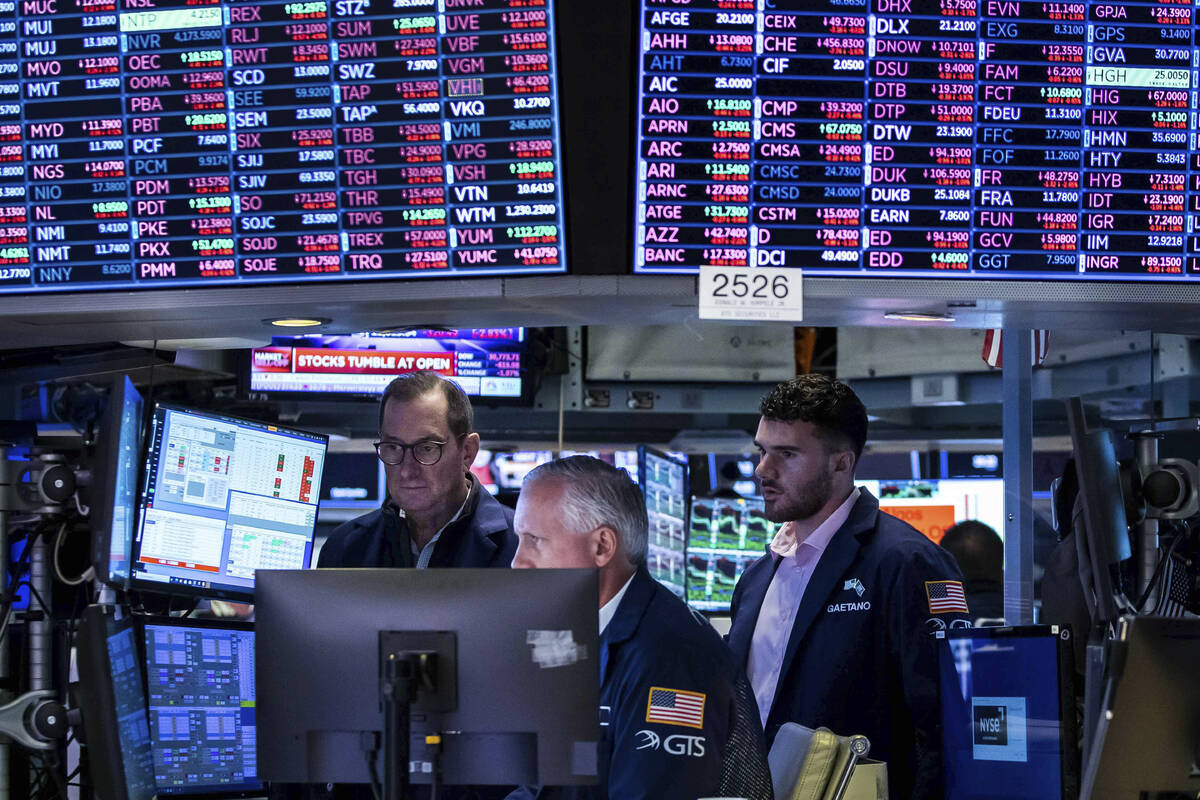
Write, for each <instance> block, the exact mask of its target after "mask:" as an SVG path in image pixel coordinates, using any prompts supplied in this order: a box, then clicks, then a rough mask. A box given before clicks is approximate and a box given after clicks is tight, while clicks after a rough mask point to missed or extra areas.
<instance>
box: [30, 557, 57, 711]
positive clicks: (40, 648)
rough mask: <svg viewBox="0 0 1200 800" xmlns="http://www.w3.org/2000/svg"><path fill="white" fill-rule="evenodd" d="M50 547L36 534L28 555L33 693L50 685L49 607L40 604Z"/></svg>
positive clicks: (46, 594)
mask: <svg viewBox="0 0 1200 800" xmlns="http://www.w3.org/2000/svg"><path fill="white" fill-rule="evenodd" d="M50 546H51V543H50V542H49V541H48V540H47V537H46V534H43V535H42V536H39V537H38V540H37V542H35V543H34V545H33V549H32V550H31V551H30V557H29V586H30V591H29V595H30V597H29V610H30V612H31V613H30V615H29V688H30V690H32V691H35V692H36V691H38V690H41V689H51V688H53V686H52V676H53V662H52V658H53V656H52V651H53V645H52V642H51V640H50V609H49V608H47V607H45V606H43V605H42V602H46V603H49V602H50V590H51V586H50V560H49V555H50ZM39 598H40V599H39ZM39 611H40V612H41V613H38V612H39Z"/></svg>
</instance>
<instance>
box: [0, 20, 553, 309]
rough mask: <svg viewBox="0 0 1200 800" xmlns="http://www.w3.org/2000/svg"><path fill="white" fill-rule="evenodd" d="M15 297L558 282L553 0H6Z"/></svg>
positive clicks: (1, 99) (1, 221) (1, 41)
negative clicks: (210, 288) (304, 282)
mask: <svg viewBox="0 0 1200 800" xmlns="http://www.w3.org/2000/svg"><path fill="white" fill-rule="evenodd" d="M0 54H3V58H0V292H29V291H35V290H63V289H70V290H82V289H94V288H101V287H105V288H134V287H147V286H155V287H162V286H185V285H186V286H194V285H201V284H213V285H218V284H230V283H234V282H242V283H245V282H264V281H268V282H269V281H295V280H298V279H306V278H308V279H318V280H319V279H344V278H355V277H370V276H387V277H412V276H425V275H430V274H436V275H463V274H499V273H514V272H520V273H530V272H561V271H563V270H564V269H565V268H566V265H565V259H564V254H565V250H564V247H563V215H562V194H563V192H562V181H561V170H560V168H559V165H560V158H559V150H560V148H559V131H558V108H557V106H558V100H557V93H556V90H555V86H556V84H555V48H554V20H553V16H552V4H551V3H550V2H549V0H0Z"/></svg>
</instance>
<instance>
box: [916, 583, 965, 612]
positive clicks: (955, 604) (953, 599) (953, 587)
mask: <svg viewBox="0 0 1200 800" xmlns="http://www.w3.org/2000/svg"><path fill="white" fill-rule="evenodd" d="M925 596H926V597H928V598H929V613H930V614H952V613H954V612H956V611H958V612H961V613H963V614H970V613H971V611H970V610H969V609H968V608H967V596H966V595H965V594H963V585H962V582H961V581H925Z"/></svg>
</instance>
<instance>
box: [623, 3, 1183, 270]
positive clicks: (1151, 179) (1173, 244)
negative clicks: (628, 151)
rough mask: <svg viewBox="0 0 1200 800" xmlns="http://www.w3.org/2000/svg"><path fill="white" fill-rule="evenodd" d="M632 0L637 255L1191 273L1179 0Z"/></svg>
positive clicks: (684, 262) (671, 260)
mask: <svg viewBox="0 0 1200 800" xmlns="http://www.w3.org/2000/svg"><path fill="white" fill-rule="evenodd" d="M638 8H639V11H640V25H639V27H638V35H639V38H638V41H639V43H640V45H641V46H640V47H639V48H637V51H636V52H637V59H638V70H637V72H638V91H637V106H636V109H637V113H636V116H635V119H636V131H635V132H636V137H637V152H636V154H635V156H634V158H635V169H634V174H633V176H632V177H633V180H634V182H635V187H636V188H635V208H636V210H635V213H634V219H633V225H634V228H635V231H636V232H635V243H634V246H635V258H634V265H635V269H636V270H637V271H645V272H680V273H688V272H695V271H696V270H697V268H698V267H700V266H703V265H712V266H738V265H750V266H773V267H798V268H803V269H804V272H805V275H817V276H874V277H892V276H898V277H936V278H942V279H946V278H953V277H954V276H970V277H974V278H980V277H984V278H988V279H993V278H1024V279H1030V278H1037V279H1044V280H1064V279H1065V280H1073V281H1089V280H1103V281H1114V280H1116V281H1120V280H1142V281H1164V280H1165V281H1192V280H1196V279H1197V267H1198V258H1200V255H1198V254H1200V250H1198V247H1197V241H1196V236H1195V235H1194V233H1193V231H1192V228H1193V224H1192V215H1194V214H1195V213H1196V210H1197V208H1198V207H1200V206H1198V205H1197V202H1198V200H1200V192H1197V188H1196V186H1195V185H1194V184H1193V182H1192V181H1191V178H1190V175H1191V174H1192V171H1193V170H1195V169H1196V168H1197V166H1200V150H1198V149H1197V144H1196V135H1197V130H1198V128H1197V122H1196V112H1197V108H1198V101H1197V98H1196V95H1195V93H1194V91H1195V90H1194V87H1195V86H1196V85H1197V79H1198V73H1200V68H1198V66H1197V65H1198V64H1200V62H1198V61H1197V58H1196V53H1197V50H1196V46H1195V45H1194V43H1193V39H1192V29H1193V26H1194V24H1195V13H1196V12H1195V8H1194V7H1193V6H1192V5H1190V4H1187V3H1184V4H1177V3H1146V4H1135V5H1128V4H1123V3H1115V2H1112V3H1110V2H1097V3H1091V4H1066V5H1065V6H1064V5H1062V4H1057V3H1044V4H1028V3H1025V4H1021V3H1016V2H992V3H983V2H976V1H975V0H945V1H944V2H940V3H932V4H922V5H921V6H919V7H916V6H913V4H911V3H909V2H907V1H906V0H818V1H817V2H807V1H806V2H798V1H794V0H788V1H786V2H785V1H784V0H777V2H772V3H768V4H765V5H764V4H763V3H754V2H750V1H749V0H729V2H704V3H691V4H679V3H675V2H671V1H670V0H641V2H640V3H639V4H638Z"/></svg>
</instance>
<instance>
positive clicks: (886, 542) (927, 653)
mask: <svg viewBox="0 0 1200 800" xmlns="http://www.w3.org/2000/svg"><path fill="white" fill-rule="evenodd" d="M778 563H779V559H778V558H777V557H776V556H774V555H773V554H771V553H768V554H767V555H765V556H764V557H763V558H761V559H759V560H758V561H755V562H754V563H753V564H751V565H750V566H749V567H747V568H746V571H745V573H744V574H743V575H742V578H741V580H740V581H738V584H737V587H736V588H735V589H734V593H733V608H732V614H733V622H732V626H731V628H730V631H729V646H730V648H731V649H732V650H733V652H734V655H735V657H736V658H737V661H738V664H741V665H743V666H744V665H745V664H746V661H747V658H748V656H749V654H750V645H751V640H752V639H753V636H754V628H755V625H756V624H757V621H758V615H759V611H760V610H761V608H762V604H763V599H764V598H765V596H766V593H767V587H768V586H769V585H770V583H771V579H772V577H773V576H774V574H775V569H776V567H777V566H778ZM961 580H962V575H961V574H960V573H959V570H958V565H957V564H956V563H955V561H954V558H953V557H952V556H951V555H950V554H949V553H947V552H946V551H945V550H942V549H941V548H940V547H938V546H937V545H936V544H934V543H933V542H931V541H930V540H929V539H927V538H926V537H925V536H924V535H923V534H921V533H920V532H919V531H917V530H916V529H915V528H913V527H912V526H910V525H908V524H907V523H905V522H902V521H900V520H898V519H896V518H895V517H893V516H890V515H888V514H885V513H881V512H880V511H879V501H878V500H876V499H875V498H874V497H873V496H872V495H871V493H870V492H868V491H866V490H865V489H862V490H861V495H860V496H859V498H858V501H857V502H856V503H855V504H854V507H853V509H851V512H850V517H849V518H848V519H847V520H846V522H845V524H844V525H842V527H841V528H840V529H839V530H838V532H837V533H835V534H834V536H833V539H832V540H831V541H830V542H829V546H828V547H827V548H826V550H825V552H824V554H823V555H822V556H821V559H820V561H818V562H817V567H816V570H815V571H814V572H813V575H812V577H811V579H810V580H809V583H808V587H807V589H806V590H805V593H804V597H803V599H802V600H801V603H800V608H799V610H798V612H797V614H796V621H795V624H794V625H793V627H792V633H791V637H790V638H789V640H788V644H787V648H786V650H785V653H784V658H783V664H782V667H781V669H780V671H779V684H778V687H777V690H776V693H775V701H774V704H773V705H772V707H771V712H770V715H769V718H768V719H767V723H766V726H765V727H766V735H767V742H768V744H769V743H770V742H772V741H774V738H775V734H776V732H777V731H778V730H779V727H780V726H781V725H782V724H783V723H785V722H798V723H800V724H801V725H806V726H808V727H813V728H815V727H818V726H822V725H823V726H825V727H827V728H829V729H830V730H832V731H833V732H834V733H837V734H840V735H843V736H848V735H852V734H863V735H865V736H866V737H867V738H868V739H870V741H871V753H870V757H871V758H875V759H879V760H884V761H887V762H888V781H889V794H890V796H891V797H892V798H893V800H907V798H922V800H925V798H938V797H941V795H942V778H941V757H940V749H941V741H940V732H939V726H940V711H939V704H938V663H937V649H936V647H937V640H936V639H934V638H933V635H932V632H933V631H935V630H939V629H945V628H948V627H968V626H969V625H970V615H969V614H966V613H961V612H959V611H941V612H940V613H936V611H937V610H938V609H942V608H944V607H945V606H946V601H944V600H934V601H931V600H930V597H929V592H930V591H933V592H934V594H935V596H937V595H938V594H939V592H944V590H945V584H941V582H943V581H961ZM927 582H930V583H931V584H933V585H931V586H927ZM939 584H940V585H939ZM931 603H932V606H931Z"/></svg>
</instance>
